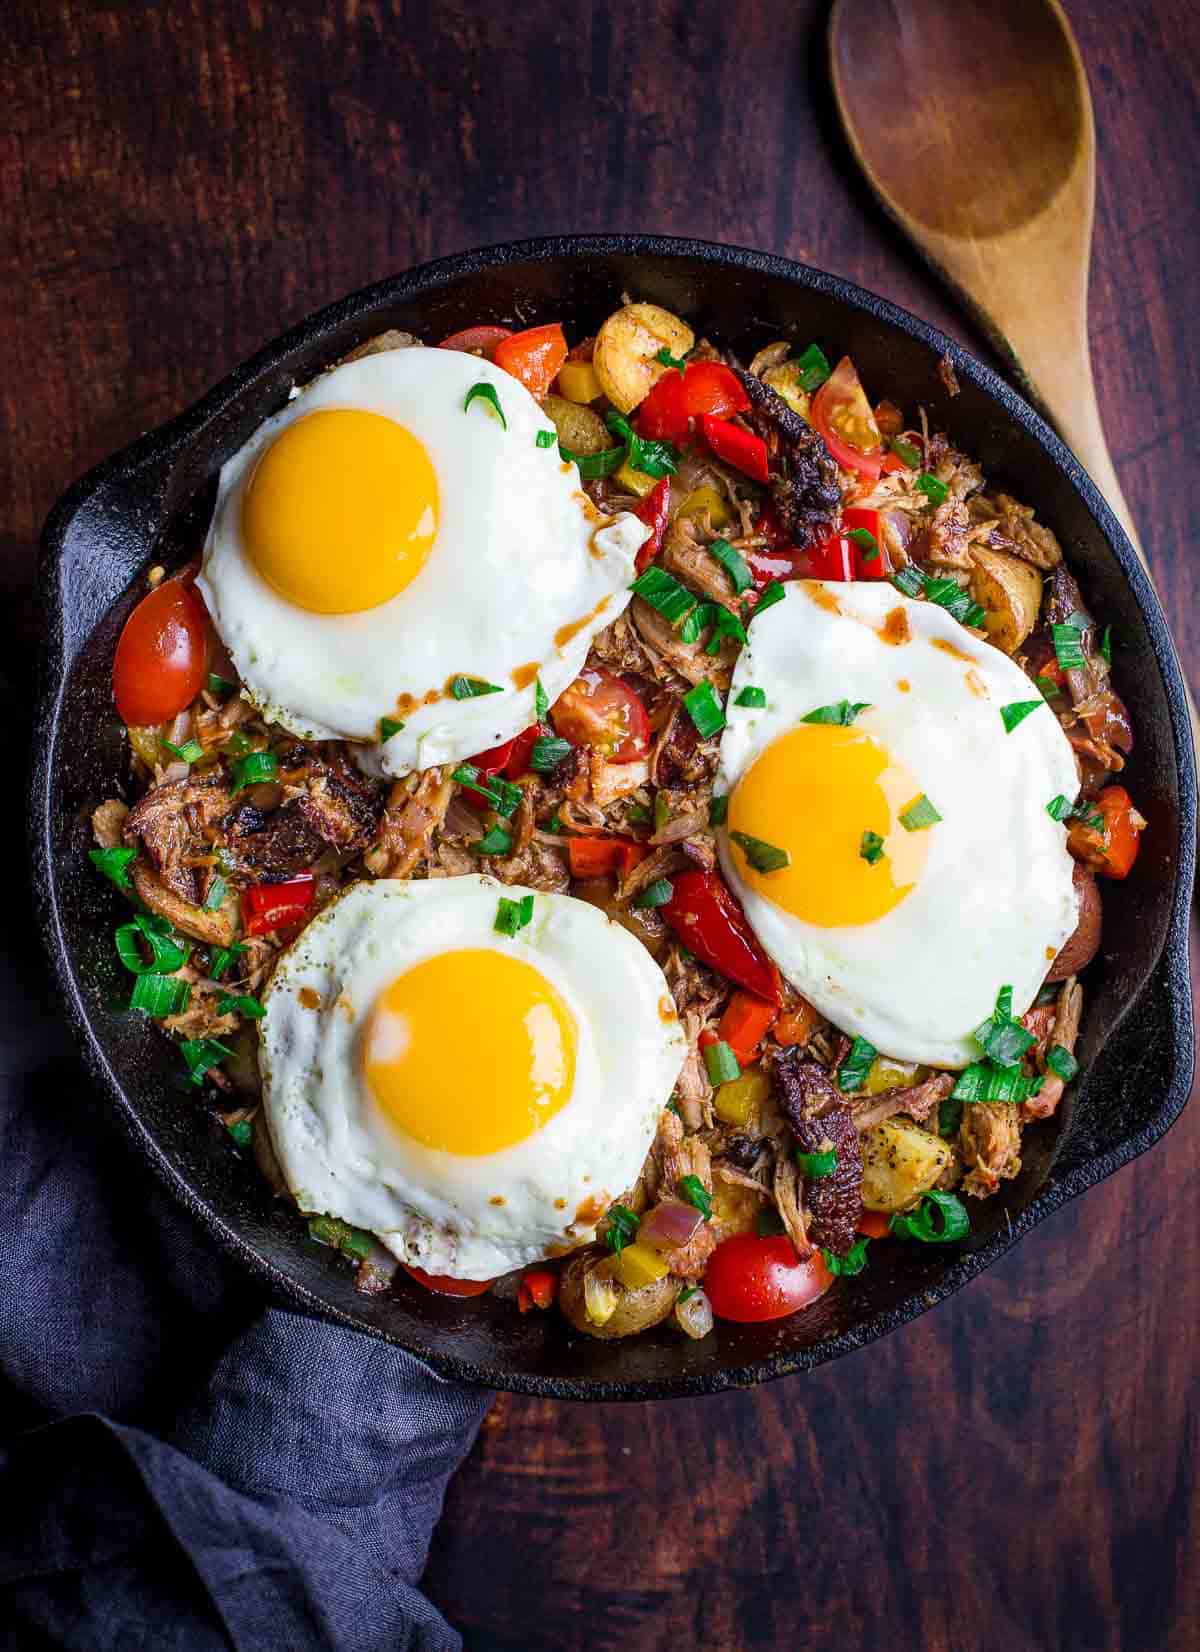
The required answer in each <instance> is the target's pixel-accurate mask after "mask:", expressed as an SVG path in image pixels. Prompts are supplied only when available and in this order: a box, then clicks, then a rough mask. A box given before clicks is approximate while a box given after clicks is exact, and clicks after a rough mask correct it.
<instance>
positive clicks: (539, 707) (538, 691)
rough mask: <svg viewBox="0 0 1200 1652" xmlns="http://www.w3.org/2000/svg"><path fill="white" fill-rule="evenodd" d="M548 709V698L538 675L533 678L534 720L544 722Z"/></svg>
mask: <svg viewBox="0 0 1200 1652" xmlns="http://www.w3.org/2000/svg"><path fill="white" fill-rule="evenodd" d="M549 710H550V699H549V696H548V695H547V693H546V690H545V689H544V688H543V687H542V679H541V678H540V677H535V678H534V680H533V718H534V721H535V722H537V723H544V722H545V721H546V714H547V712H548V711H549Z"/></svg>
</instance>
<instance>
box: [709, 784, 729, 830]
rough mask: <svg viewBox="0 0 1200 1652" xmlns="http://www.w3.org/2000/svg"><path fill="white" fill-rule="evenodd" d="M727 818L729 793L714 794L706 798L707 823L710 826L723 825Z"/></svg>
mask: <svg viewBox="0 0 1200 1652" xmlns="http://www.w3.org/2000/svg"><path fill="white" fill-rule="evenodd" d="M728 819H729V793H728V792H722V793H721V794H720V795H719V796H718V795H716V794H714V795H713V796H712V797H710V798H709V800H708V824H709V825H710V826H724V824H725V822H726V821H727V820H728Z"/></svg>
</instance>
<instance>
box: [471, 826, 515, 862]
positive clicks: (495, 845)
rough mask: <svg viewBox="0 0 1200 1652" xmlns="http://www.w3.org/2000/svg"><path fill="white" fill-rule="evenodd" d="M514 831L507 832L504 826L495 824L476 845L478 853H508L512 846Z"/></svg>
mask: <svg viewBox="0 0 1200 1652" xmlns="http://www.w3.org/2000/svg"><path fill="white" fill-rule="evenodd" d="M512 841H513V840H512V833H511V832H506V831H505V830H504V827H503V826H493V827H492V829H491V831H490V832H485V833H484V834H483V836H482V837H481V838H480V840H479V842H478V843H477V844H476V845H475V853H476V854H477V855H506V854H507V853H508V851H509V850H510V849H511V848H512Z"/></svg>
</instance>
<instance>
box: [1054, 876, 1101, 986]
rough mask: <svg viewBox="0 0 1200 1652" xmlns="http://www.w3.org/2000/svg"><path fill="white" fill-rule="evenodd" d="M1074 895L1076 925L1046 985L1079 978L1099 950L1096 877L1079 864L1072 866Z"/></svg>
mask: <svg viewBox="0 0 1200 1652" xmlns="http://www.w3.org/2000/svg"><path fill="white" fill-rule="evenodd" d="M1075 894H1076V897H1077V899H1078V901H1079V922H1078V923H1077V924H1076V925H1075V933H1074V934H1073V935H1071V936H1069V937H1068V938H1067V940H1066V941H1064V942H1063V949H1062V951H1061V952H1060V953H1059V955H1058V957H1057V958H1056V959H1055V960H1054V962H1053V963H1052V964H1051V965H1050V968H1049V969H1048V970H1047V971H1046V979H1047V981H1065V980H1066V978H1067V976H1068V975H1078V974H1079V972H1080V970H1081V969H1085V968H1086V967H1087V965H1088V964H1090V963H1091V961H1092V959H1093V958H1094V957H1095V956H1096V953H1097V952H1098V951H1099V948H1100V922H1101V917H1102V913H1101V908H1100V886H1099V884H1098V883H1097V882H1096V877H1095V874H1094V873H1093V872H1090V871H1089V870H1088V868H1087V867H1086V866H1084V865H1083V863H1082V862H1081V861H1076V862H1075Z"/></svg>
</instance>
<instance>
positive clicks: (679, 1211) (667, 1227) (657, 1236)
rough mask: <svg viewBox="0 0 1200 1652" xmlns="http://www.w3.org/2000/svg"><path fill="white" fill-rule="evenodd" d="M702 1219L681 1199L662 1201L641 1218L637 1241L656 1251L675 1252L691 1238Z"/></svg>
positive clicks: (694, 1208) (696, 1211) (693, 1208)
mask: <svg viewBox="0 0 1200 1652" xmlns="http://www.w3.org/2000/svg"><path fill="white" fill-rule="evenodd" d="M703 1220H704V1217H703V1216H702V1215H701V1213H700V1212H699V1211H698V1210H697V1209H696V1207H695V1205H685V1204H684V1202H683V1200H682V1199H664V1200H663V1202H662V1203H661V1204H660V1205H655V1206H654V1208H653V1210H648V1211H647V1212H646V1214H645V1215H644V1216H643V1217H642V1225H641V1227H639V1228H638V1239H639V1241H640V1242H641V1243H642V1244H644V1245H649V1246H651V1248H652V1249H654V1250H656V1251H660V1252H661V1251H669V1250H677V1249H678V1248H679V1247H680V1246H681V1245H686V1244H687V1243H688V1241H689V1240H690V1239H691V1238H692V1237H693V1235H694V1234H695V1232H696V1229H697V1228H698V1227H699V1226H700V1224H701V1223H702V1222H703Z"/></svg>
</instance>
